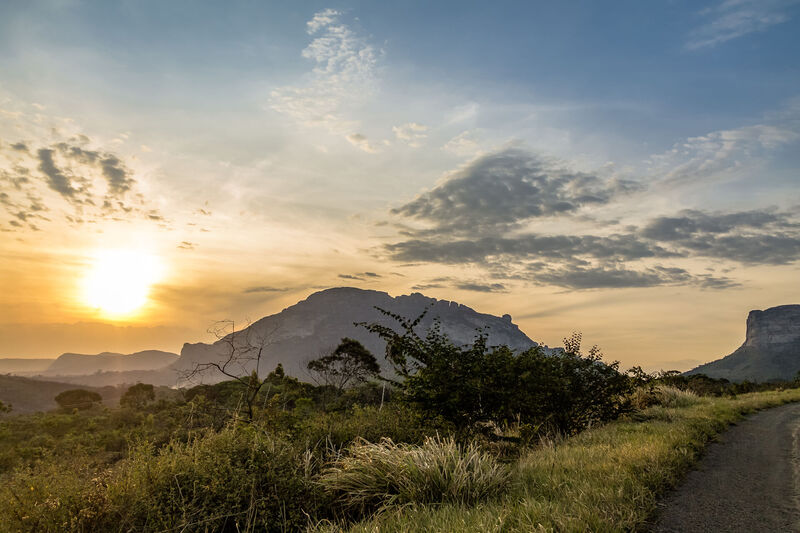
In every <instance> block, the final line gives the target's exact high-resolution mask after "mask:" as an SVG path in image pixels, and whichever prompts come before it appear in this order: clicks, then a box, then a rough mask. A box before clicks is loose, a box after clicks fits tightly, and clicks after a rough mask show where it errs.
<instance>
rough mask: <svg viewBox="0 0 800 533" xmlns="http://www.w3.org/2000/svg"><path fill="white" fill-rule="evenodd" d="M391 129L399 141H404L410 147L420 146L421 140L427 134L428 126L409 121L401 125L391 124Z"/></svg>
mask: <svg viewBox="0 0 800 533" xmlns="http://www.w3.org/2000/svg"><path fill="white" fill-rule="evenodd" d="M392 131H393V132H394V135H395V137H397V139H398V140H399V141H402V142H404V143H406V144H407V145H409V146H411V147H412V148H419V147H420V146H422V141H423V139H425V138H426V137H427V136H428V134H427V133H425V132H426V131H428V126H425V125H423V124H417V123H416V122H409V123H407V124H403V125H401V126H393V127H392Z"/></svg>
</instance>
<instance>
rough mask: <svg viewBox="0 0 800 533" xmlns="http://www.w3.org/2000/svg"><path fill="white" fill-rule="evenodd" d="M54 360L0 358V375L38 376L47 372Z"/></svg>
mask: <svg viewBox="0 0 800 533" xmlns="http://www.w3.org/2000/svg"><path fill="white" fill-rule="evenodd" d="M53 361H55V359H26V358H13V357H5V358H0V374H17V375H24V374H38V373H41V372H44V371H45V370H47V368H48V367H49V366H50V365H52V364H53Z"/></svg>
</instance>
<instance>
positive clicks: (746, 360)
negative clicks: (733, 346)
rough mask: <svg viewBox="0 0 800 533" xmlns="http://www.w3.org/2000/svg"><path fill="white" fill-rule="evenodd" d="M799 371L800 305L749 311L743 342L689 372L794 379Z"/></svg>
mask: <svg viewBox="0 0 800 533" xmlns="http://www.w3.org/2000/svg"><path fill="white" fill-rule="evenodd" d="M798 371H800V305H781V306H778V307H771V308H769V309H767V310H765V311H750V314H749V315H748V317H747V335H746V337H745V341H744V344H742V346H741V347H739V349H737V350H736V351H735V352H733V353H732V354H730V355H728V356H727V357H723V358H722V359H719V360H717V361H713V362H711V363H706V364H704V365H701V366H698V367H697V368H694V369H692V370H690V371H689V372H687V374H706V375H708V376H711V377H715V378H725V379H729V380H731V381H744V380H749V381H769V380H791V379H793V378H794V377H795V375H796V374H797V372H798Z"/></svg>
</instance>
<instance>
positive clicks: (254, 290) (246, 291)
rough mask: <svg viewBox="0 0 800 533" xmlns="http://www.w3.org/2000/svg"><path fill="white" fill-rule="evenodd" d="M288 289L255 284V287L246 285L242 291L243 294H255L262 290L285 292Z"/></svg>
mask: <svg viewBox="0 0 800 533" xmlns="http://www.w3.org/2000/svg"><path fill="white" fill-rule="evenodd" d="M288 290H289V289H287V288H284V287H269V286H266V285H260V286H257V287H247V288H246V289H244V290H243V291H242V292H243V293H244V294H257V293H262V292H286V291H288Z"/></svg>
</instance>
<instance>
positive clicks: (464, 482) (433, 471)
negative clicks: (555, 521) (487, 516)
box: [319, 437, 509, 513]
mask: <svg viewBox="0 0 800 533" xmlns="http://www.w3.org/2000/svg"><path fill="white" fill-rule="evenodd" d="M508 481H509V471H508V469H507V467H505V466H504V465H501V464H499V463H498V462H497V461H496V460H495V459H494V457H492V456H491V455H489V454H487V453H486V452H483V451H481V449H480V448H479V447H478V446H477V445H476V444H474V443H472V444H468V445H466V446H461V445H459V444H457V443H456V442H455V440H454V439H453V438H444V439H442V438H439V437H429V438H427V439H425V442H424V443H423V444H422V445H421V446H410V445H405V444H395V443H393V442H392V441H391V440H390V439H383V440H381V442H379V443H374V444H373V443H370V442H367V441H358V442H355V443H353V444H352V445H351V446H350V447H349V449H348V450H347V451H346V452H345V453H344V454H343V455H342V456H341V457H339V458H338V459H337V460H336V461H334V463H333V465H331V466H330V467H329V468H327V469H326V471H325V472H324V473H323V475H322V476H321V477H320V480H319V483H320V484H321V485H322V487H323V488H324V489H325V491H326V492H328V493H329V494H331V495H332V496H333V497H334V498H335V499H336V500H337V501H338V503H339V505H341V506H342V507H344V508H345V509H350V510H356V511H358V512H361V513H364V512H365V511H366V510H370V509H372V510H374V509H386V508H388V507H390V506H393V505H404V504H409V503H442V502H451V503H461V504H465V505H469V504H474V503H476V502H480V501H481V500H484V499H487V498H491V497H493V496H496V495H498V494H502V493H503V492H504V490H505V489H506V486H507V485H508Z"/></svg>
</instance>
